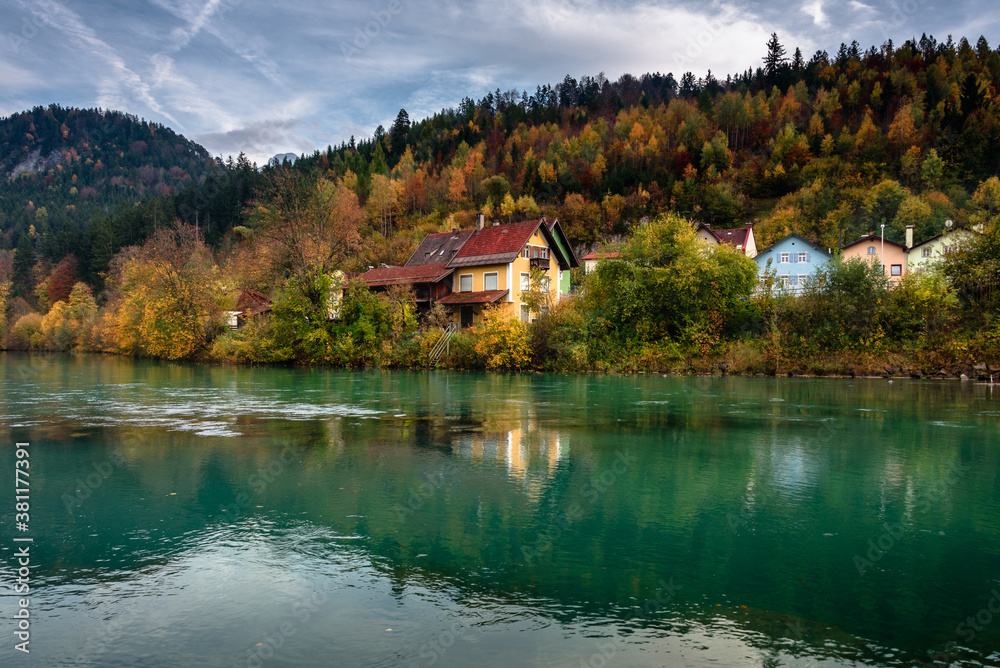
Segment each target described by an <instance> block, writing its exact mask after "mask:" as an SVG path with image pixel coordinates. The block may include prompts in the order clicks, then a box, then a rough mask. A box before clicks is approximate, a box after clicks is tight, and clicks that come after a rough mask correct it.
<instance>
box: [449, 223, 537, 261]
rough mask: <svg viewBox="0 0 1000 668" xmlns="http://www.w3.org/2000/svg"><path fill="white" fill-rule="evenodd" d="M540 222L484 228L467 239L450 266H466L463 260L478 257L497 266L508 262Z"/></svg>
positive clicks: (518, 251)
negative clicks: (495, 263)
mask: <svg viewBox="0 0 1000 668" xmlns="http://www.w3.org/2000/svg"><path fill="white" fill-rule="evenodd" d="M541 222H542V221H541V220H528V221H525V222H523V223H508V224H506V225H495V226H493V227H484V228H483V229H482V230H479V231H477V232H476V233H475V234H473V235H472V236H471V237H469V240H468V241H466V242H465V245H463V246H462V248H461V250H459V251H458V254H457V255H455V260H456V262H455V263H454V264H453V265H452V266H454V265H456V264H467V263H468V262H464V263H463V262H462V260H463V259H464V260H468V259H469V258H480V257H488V258H489V259H490V260H491V261H496V262H497V263H498V264H502V263H505V262H509V261H510V260H511V259H513V258H515V257H517V254H518V253H520V252H521V249H522V248H524V245H525V244H526V243H528V239H530V238H531V235H532V234H534V233H535V230H537V229H538V226H539V225H540V224H541ZM546 231H547V230H546ZM503 256H510V259H504V258H503Z"/></svg>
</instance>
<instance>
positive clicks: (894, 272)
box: [889, 264, 903, 276]
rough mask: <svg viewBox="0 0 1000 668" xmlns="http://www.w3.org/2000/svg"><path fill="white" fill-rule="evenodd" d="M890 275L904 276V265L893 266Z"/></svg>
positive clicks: (890, 268)
mask: <svg viewBox="0 0 1000 668" xmlns="http://www.w3.org/2000/svg"><path fill="white" fill-rule="evenodd" d="M889 273H890V274H892V275H893V276H902V275H903V265H901V264H894V265H891V266H890V267H889Z"/></svg>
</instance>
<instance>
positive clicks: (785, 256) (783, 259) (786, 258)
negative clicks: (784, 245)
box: [778, 253, 792, 264]
mask: <svg viewBox="0 0 1000 668" xmlns="http://www.w3.org/2000/svg"><path fill="white" fill-rule="evenodd" d="M791 261H792V254H791V253H782V254H781V255H780V256H779V257H778V262H779V263H781V264H788V263H789V262H791Z"/></svg>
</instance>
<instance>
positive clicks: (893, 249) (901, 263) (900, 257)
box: [844, 239, 907, 282]
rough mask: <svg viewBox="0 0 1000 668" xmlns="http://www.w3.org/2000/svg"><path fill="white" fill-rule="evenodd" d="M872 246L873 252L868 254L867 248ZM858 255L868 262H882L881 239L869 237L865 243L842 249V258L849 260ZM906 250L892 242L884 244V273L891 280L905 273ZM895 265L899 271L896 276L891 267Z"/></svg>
mask: <svg viewBox="0 0 1000 668" xmlns="http://www.w3.org/2000/svg"><path fill="white" fill-rule="evenodd" d="M871 247H874V248H875V254H874V255H869V254H868V252H869V251H868V249H869V248H871ZM856 257H859V258H861V259H862V260H867V261H869V262H874V263H875V264H881V263H882V240H881V239H871V240H869V241H866V242H865V243H860V244H855V245H854V246H850V247H848V248H845V249H844V259H845V260H850V259H852V258H856ZM906 260H907V257H906V250H905V249H903V248H900V247H899V246H896V245H894V244H888V243H887V244H885V265H884V269H885V275H886V276H888V277H889V280H890V281H892V282H896V281H899V280H901V279H902V278H903V275H905V274H906V272H907V268H906ZM893 265H896V266H898V267H899V268H900V273H899V275H898V276H893V275H892V267H893Z"/></svg>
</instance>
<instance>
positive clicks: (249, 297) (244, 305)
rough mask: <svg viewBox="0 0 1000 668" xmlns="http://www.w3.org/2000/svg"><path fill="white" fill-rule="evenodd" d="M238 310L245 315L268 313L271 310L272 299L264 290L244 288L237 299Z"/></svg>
mask: <svg viewBox="0 0 1000 668" xmlns="http://www.w3.org/2000/svg"><path fill="white" fill-rule="evenodd" d="M236 310H237V311H239V312H240V313H243V314H244V315H258V314H260V313H267V312H268V311H270V310H271V300H270V299H268V298H267V295H265V294H263V293H262V292H257V291H256V290H251V289H250V288H244V289H243V291H242V292H241V293H240V298H239V299H238V300H237V301H236Z"/></svg>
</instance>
